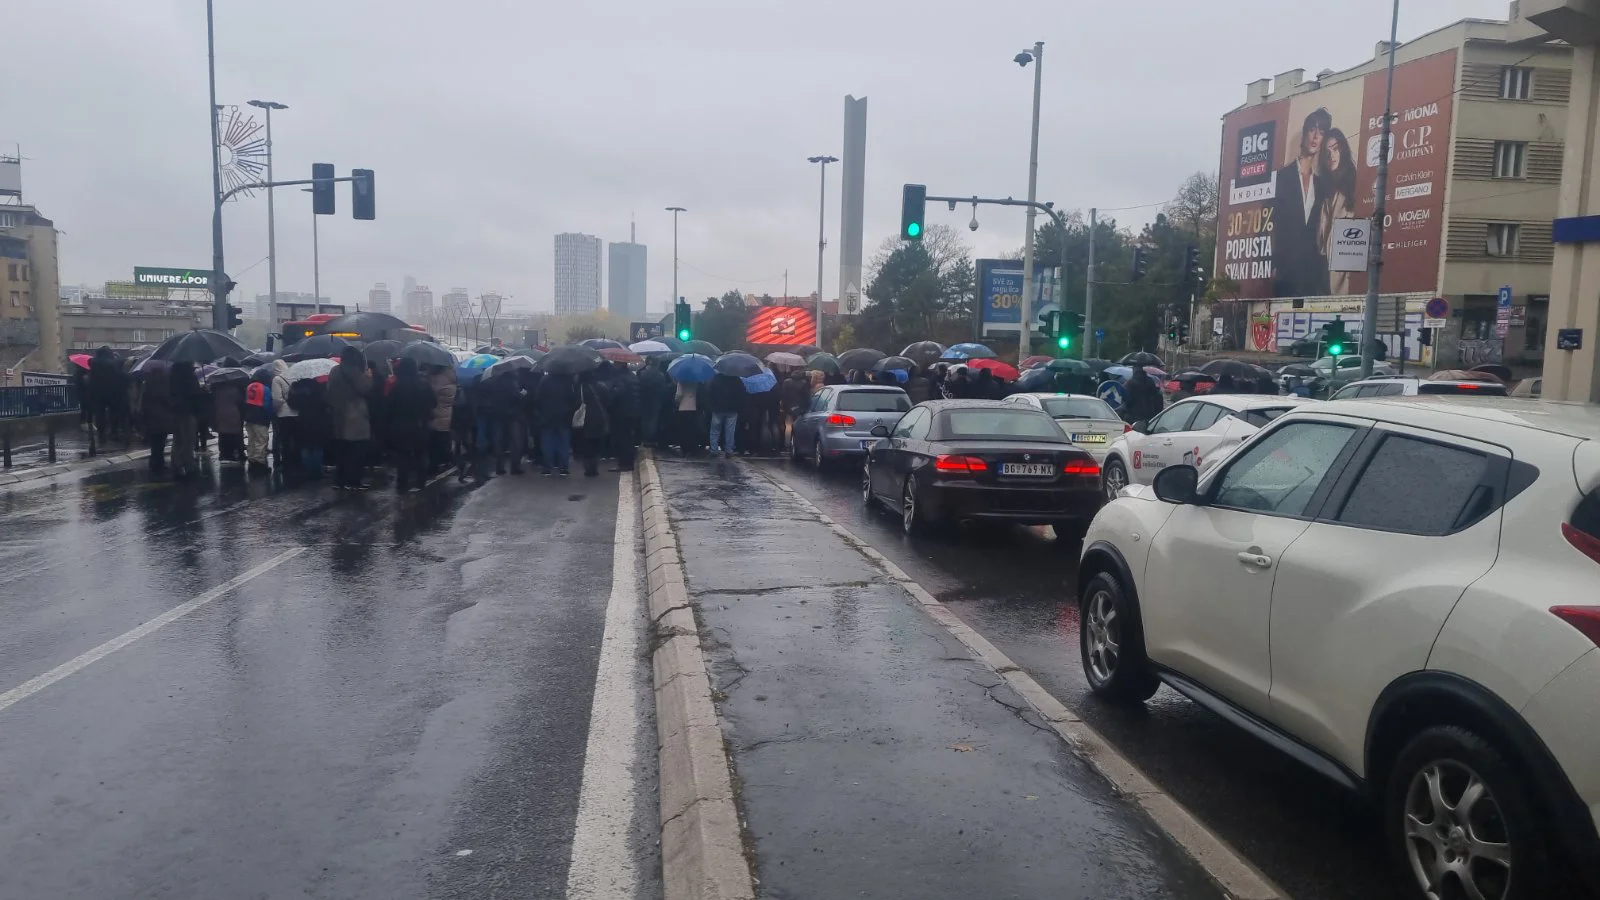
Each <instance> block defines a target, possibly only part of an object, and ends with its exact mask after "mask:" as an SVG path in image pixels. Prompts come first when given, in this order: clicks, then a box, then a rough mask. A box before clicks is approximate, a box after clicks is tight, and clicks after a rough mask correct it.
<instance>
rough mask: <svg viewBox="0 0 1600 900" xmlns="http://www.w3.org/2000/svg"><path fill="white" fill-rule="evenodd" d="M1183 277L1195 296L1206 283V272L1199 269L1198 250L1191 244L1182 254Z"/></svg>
mask: <svg viewBox="0 0 1600 900" xmlns="http://www.w3.org/2000/svg"><path fill="white" fill-rule="evenodd" d="M1183 277H1184V279H1185V281H1186V282H1187V283H1188V284H1189V285H1190V287H1192V288H1193V290H1194V292H1195V293H1197V294H1198V293H1200V288H1201V286H1202V285H1204V284H1205V283H1206V270H1205V269H1203V268H1201V267H1200V248H1199V247H1196V246H1194V245H1193V244H1191V245H1189V249H1188V250H1186V251H1184V254H1183Z"/></svg>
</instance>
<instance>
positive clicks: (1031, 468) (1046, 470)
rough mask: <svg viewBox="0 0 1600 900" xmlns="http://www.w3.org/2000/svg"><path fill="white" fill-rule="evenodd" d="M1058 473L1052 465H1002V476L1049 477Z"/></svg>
mask: <svg viewBox="0 0 1600 900" xmlns="http://www.w3.org/2000/svg"><path fill="white" fill-rule="evenodd" d="M1055 473H1056V467H1055V466H1053V465H1051V464H1050V463H1001V464H1000V474H1001V475H1043V476H1045V477H1049V476H1051V475H1054V474H1055Z"/></svg>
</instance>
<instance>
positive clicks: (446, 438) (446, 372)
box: [401, 354, 457, 475]
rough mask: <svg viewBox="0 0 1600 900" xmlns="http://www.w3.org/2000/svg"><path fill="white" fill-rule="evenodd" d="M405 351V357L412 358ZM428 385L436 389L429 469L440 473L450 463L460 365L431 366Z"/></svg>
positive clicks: (429, 446) (441, 364)
mask: <svg viewBox="0 0 1600 900" xmlns="http://www.w3.org/2000/svg"><path fill="white" fill-rule="evenodd" d="M409 358H411V357H408V356H406V355H404V354H402V355H401V359H409ZM428 369H429V370H430V371H429V373H428V387H429V388H431V389H432V390H433V414H432V416H430V417H429V419H428V473H429V474H430V475H436V474H438V473H439V472H441V471H443V470H444V467H445V466H446V465H448V464H449V463H450V455H451V454H450V417H451V415H452V413H453V412H454V411H455V405H456V390H457V385H456V368H455V366H454V365H453V361H452V362H451V363H438V364H432V365H429V366H428Z"/></svg>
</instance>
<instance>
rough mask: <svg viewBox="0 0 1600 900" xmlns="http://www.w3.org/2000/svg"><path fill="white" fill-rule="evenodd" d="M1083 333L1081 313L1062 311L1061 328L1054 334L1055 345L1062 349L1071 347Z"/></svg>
mask: <svg viewBox="0 0 1600 900" xmlns="http://www.w3.org/2000/svg"><path fill="white" fill-rule="evenodd" d="M1082 334H1083V313H1080V312H1064V313H1062V314H1061V328H1060V330H1059V331H1058V332H1057V335H1056V346H1057V347H1059V348H1061V349H1062V350H1070V349H1072V345H1073V344H1075V343H1077V342H1078V339H1079V337H1080V336H1081V335H1082Z"/></svg>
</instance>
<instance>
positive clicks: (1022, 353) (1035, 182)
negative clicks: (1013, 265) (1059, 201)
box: [1014, 41, 1066, 366]
mask: <svg viewBox="0 0 1600 900" xmlns="http://www.w3.org/2000/svg"><path fill="white" fill-rule="evenodd" d="M1014 61H1015V62H1016V64H1017V65H1019V66H1026V65H1027V64H1028V63H1030V62H1031V63H1033V133H1032V137H1031V138H1030V139H1029V145H1028V203H1029V206H1028V234H1027V238H1026V239H1025V240H1024V241H1023V244H1022V248H1023V249H1022V304H1021V312H1022V323H1021V324H1022V330H1021V331H1020V332H1019V333H1018V338H1017V364H1018V365H1019V366H1020V365H1021V364H1022V361H1023V360H1024V359H1027V358H1028V357H1029V356H1030V355H1031V354H1032V343H1033V341H1032V340H1031V336H1030V327H1031V323H1030V321H1029V320H1030V319H1031V318H1032V317H1033V242H1034V240H1033V239H1034V234H1033V221H1034V207H1033V205H1032V204H1034V203H1036V202H1038V199H1039V197H1038V195H1039V93H1040V91H1041V90H1042V89H1043V87H1044V41H1037V42H1035V43H1034V45H1033V49H1032V50H1031V51H1030V50H1024V51H1022V52H1021V53H1018V54H1017V55H1016V57H1015V60H1014ZM1062 262H1063V263H1065V262H1066V261H1065V260H1063V261H1062Z"/></svg>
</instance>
